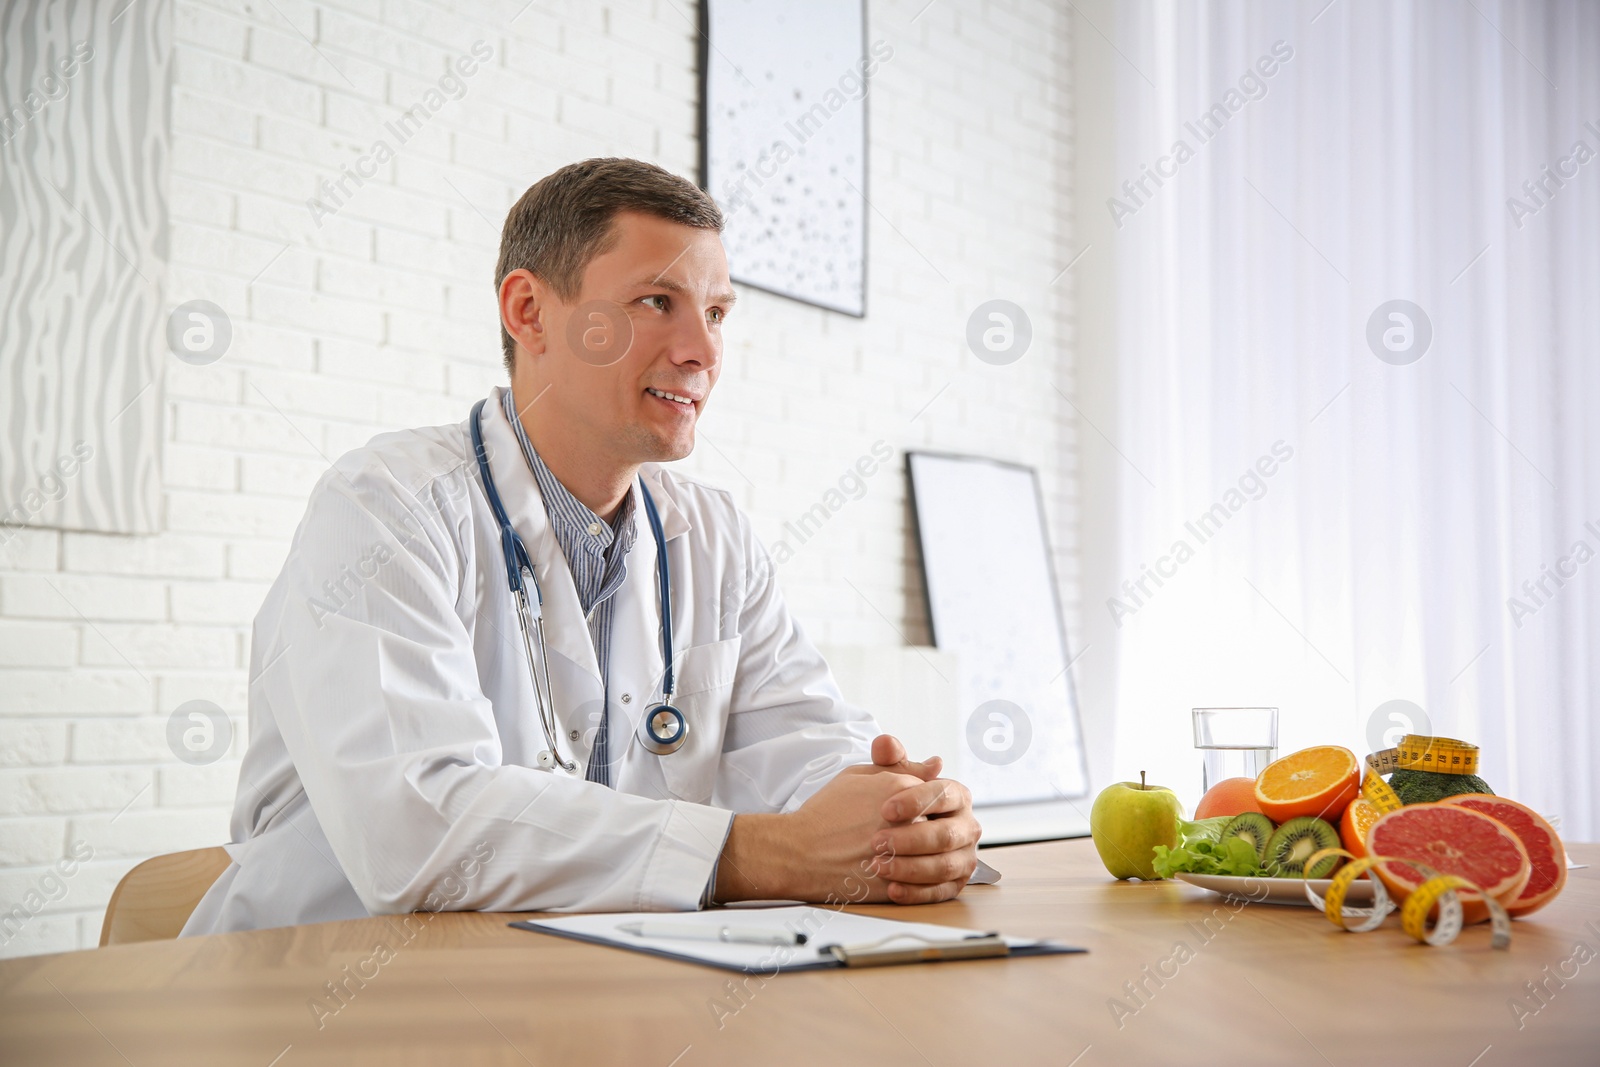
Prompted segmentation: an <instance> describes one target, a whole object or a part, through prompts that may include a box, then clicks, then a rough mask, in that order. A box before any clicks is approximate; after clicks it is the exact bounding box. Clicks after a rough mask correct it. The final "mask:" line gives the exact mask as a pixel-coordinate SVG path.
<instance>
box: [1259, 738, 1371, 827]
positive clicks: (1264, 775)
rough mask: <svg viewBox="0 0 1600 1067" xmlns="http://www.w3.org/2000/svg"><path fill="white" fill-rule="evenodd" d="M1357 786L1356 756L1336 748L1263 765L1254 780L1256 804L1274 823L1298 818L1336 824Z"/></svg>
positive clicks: (1302, 752)
mask: <svg viewBox="0 0 1600 1067" xmlns="http://www.w3.org/2000/svg"><path fill="white" fill-rule="evenodd" d="M1360 783H1361V771H1360V765H1359V764H1358V763H1357V762H1356V754H1355V753H1354V752H1351V751H1350V750H1349V749H1348V748H1344V747H1341V746H1339V745H1316V746H1314V747H1312V748H1302V749H1301V750H1300V751H1299V752H1291V753H1289V755H1287V756H1284V757H1283V758H1282V759H1278V760H1273V761H1272V762H1271V763H1269V764H1267V769H1266V770H1264V771H1262V772H1261V774H1260V775H1259V776H1257V778H1256V803H1257V804H1259V805H1261V812H1262V814H1263V815H1265V816H1266V817H1267V818H1269V819H1271V820H1272V821H1273V822H1275V823H1279V824H1282V823H1286V822H1288V821H1289V820H1290V819H1294V818H1298V817H1299V816H1301V815H1314V816H1316V817H1317V818H1319V819H1326V820H1327V821H1328V822H1331V823H1337V822H1338V821H1339V817H1340V816H1342V815H1343V814H1344V809H1345V808H1346V807H1348V806H1349V804H1350V802H1351V801H1352V800H1354V799H1355V798H1356V794H1357V792H1358V791H1359V787H1360Z"/></svg>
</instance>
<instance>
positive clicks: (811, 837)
mask: <svg viewBox="0 0 1600 1067" xmlns="http://www.w3.org/2000/svg"><path fill="white" fill-rule="evenodd" d="M721 229H722V217H721V214H720V212H719V211H718V210H717V207H716V205H715V204H714V203H713V202H712V201H711V199H710V198H709V197H708V196H706V194H705V193H704V192H702V191H701V190H699V189H697V188H696V187H695V186H694V185H692V184H690V183H689V182H686V181H684V180H683V179H681V178H678V177H676V176H674V175H671V174H669V173H667V172H666V171H664V170H661V169H660V168H658V167H654V166H651V165H649V164H646V163H641V162H638V161H635V160H627V159H596V160H588V161H586V162H583V163H578V164H574V165H572V166H569V167H566V168H563V169H562V170H559V171H557V172H556V173H554V174H552V175H550V176H549V177H547V178H545V179H544V180H542V181H540V182H539V183H537V184H536V185H534V186H533V187H532V188H530V189H529V190H528V191H527V193H526V194H524V196H523V197H522V198H521V200H519V201H518V203H517V204H516V206H515V207H513V208H512V210H511V213H510V215H509V217H508V218H507V220H506V225H505V231H504V234H503V236H502V242H501V252H500V262H499V265H498V268H497V270H496V280H497V285H498V289H499V303H500V316H501V324H502V327H503V329H502V344H503V347H504V351H505V362H506V366H507V369H508V370H509V372H510V375H511V387H510V389H509V390H506V389H496V390H494V392H493V393H492V394H491V395H490V397H489V398H488V399H487V400H486V401H485V402H483V403H482V404H481V405H480V406H479V408H478V410H476V411H475V413H474V417H473V418H471V419H469V420H467V422H463V423H461V424H458V425H455V426H445V427H431V428H426V429H418V430H408V431H403V432H399V433H390V434H384V435H382V436H379V437H377V438H374V439H373V440H372V441H371V442H370V443H369V444H368V445H366V446H365V447H364V448H360V449H357V450H355V451H354V452H352V453H350V454H348V455H346V456H344V457H342V458H341V459H340V460H339V461H338V462H337V463H336V464H335V465H334V468H333V469H332V470H331V471H330V472H329V473H328V474H327V475H325V476H324V477H323V479H322V480H321V482H320V483H319V484H318V485H317V487H316V489H315V490H314V491H313V493H312V496H311V500H310V502H309V504H308V507H307V510H306V515H305V518H304V519H303V521H302V522H301V525H300V528H299V530H298V531H297V532H296V534H295V538H294V542H293V545H292V547H291V549H290V554H289V558H288V561H287V562H286V563H285V564H284V568H283V573H282V574H281V575H280V576H279V578H278V580H277V582H276V583H275V584H274V585H273V587H272V589H271V591H270V592H269V593H268V595H267V599H266V602H265V603H264V604H263V606H262V608H261V612H260V614H259V615H258V616H257V618H256V625H255V631H254V640H253V644H252V655H251V682H250V690H249V693H250V746H249V750H248V751H247V753H246V755H245V759H244V765H243V768H242V770H241V773H240V781H239V791H238V797H237V801H236V805H235V810H234V817H233V837H234V842H233V844H231V845H230V846H229V852H230V853H231V855H232V857H233V861H234V862H233V865H232V866H230V867H229V868H228V870H227V871H225V872H224V874H223V875H222V877H221V878H220V879H219V880H218V881H217V883H216V884H215V885H214V886H213V887H212V889H211V891H210V892H209V893H208V894H207V895H206V897H205V899H204V900H202V902H201V904H200V906H199V908H198V909H197V910H196V912H195V914H194V916H193V917H192V918H191V919H190V921H189V924H188V925H187V927H186V928H185V931H184V932H185V933H206V932H216V931H223V930H238V929H250V928H257V927H265V926H277V925H285V924H290V923H303V922H317V921H324V920H330V919H341V918H353V917H360V916H365V915H368V914H383V913H397V912H405V911H412V910H422V909H427V910H439V909H440V908H444V907H448V908H451V909H455V910H482V911H529V910H556V911H584V910H586V911H612V910H616V911H633V910H673V909H678V910H687V909H693V908H696V907H702V906H705V905H706V904H709V903H713V902H716V903H721V902H728V901H737V900H746V899H762V898H767V899H773V898H776V899H800V900H809V901H819V902H823V901H832V900H876V901H883V900H887V901H894V902H897V903H905V904H914V903H922V902H928V901H937V900H946V899H949V898H951V897H954V896H955V895H956V894H957V893H959V892H960V891H961V888H962V887H963V886H964V885H965V883H966V880H967V878H968V876H969V875H970V874H971V872H972V871H973V869H974V867H975V865H976V862H977V854H976V845H977V840H978V834H979V827H978V824H977V822H976V821H975V820H974V818H973V815H972V810H971V798H970V795H969V793H968V792H967V790H966V789H965V788H964V787H962V786H961V785H960V784H959V783H956V782H952V781H948V780H945V779H941V778H939V777H938V773H939V769H940V763H939V760H938V759H937V758H935V759H932V760H930V761H928V762H927V763H925V764H923V763H913V762H910V761H908V760H907V759H906V753H905V752H904V750H903V748H902V747H901V745H900V744H899V742H898V741H896V740H895V739H894V738H892V737H889V736H887V735H884V736H879V737H876V738H874V737H873V735H874V733H876V727H875V725H874V723H873V722H872V720H871V718H870V717H869V716H868V715H867V714H866V713H864V712H862V711H860V710H858V709H855V708H852V707H850V706H848V705H847V704H846V703H845V702H844V700H843V699H842V698H841V696H840V693H839V691H838V688H837V687H836V686H835V685H834V682H833V680H832V677H831V676H830V674H829V672H828V668H827V665H826V664H825V663H823V661H822V659H821V657H820V656H819V655H818V654H817V652H816V650H815V648H813V647H812V645H811V644H810V642H809V641H808V640H807V639H806V638H805V636H804V635H803V634H802V633H801V631H800V629H799V627H798V626H797V625H796V623H795V622H794V620H793V619H792V618H791V616H790V615H789V612H788V610H787V608H786V607H785V606H784V602H783V598H782V596H781V594H780V592H779V590H778V588H777V584H776V581H775V578H774V574H773V567H772V565H771V563H770V561H769V559H768V557H767V555H766V553H765V551H764V550H763V549H762V548H761V546H760V545H759V544H758V543H757V541H756V538H755V536H754V535H753V534H752V532H751V530H750V524H749V522H748V520H747V519H746V518H745V516H744V515H742V514H741V513H740V512H739V511H738V510H737V509H736V508H735V507H734V506H733V504H732V502H731V501H730V499H729V498H728V496H727V494H725V493H723V492H720V491H718V490H715V489H712V488H710V487H707V486H705V485H702V484H701V483H699V482H697V481H695V480H693V479H690V478H685V477H683V476H681V475H679V474H677V473H675V472H672V471H669V470H667V469H665V468H662V467H659V466H656V464H658V463H661V462H664V461H670V460H675V459H681V458H682V457H684V456H686V455H688V454H689V452H690V451H691V450H692V448H693V446H694V439H695V426H696V424H697V422H698V420H699V417H700V413H701V411H702V410H703V409H704V407H705V405H706V402H707V400H708V398H709V397H710V395H711V391H712V389H713V387H714V386H715V385H716V383H717V378H718V376H719V374H720V373H721V369H722V325H723V321H724V319H725V317H726V316H727V314H728V312H729V310H730V308H731V307H732V305H733V302H734V299H735V297H734V293H733V291H732V286H731V284H730V282H729V280H728V270H727V263H726V259H725V256H724V253H723V248H722V241H721V237H720V233H721ZM475 428H476V430H477V432H478V434H479V436H480V437H481V440H482V452H483V467H484V468H486V469H487V471H488V473H489V478H488V479H487V480H486V479H485V478H484V477H483V469H482V468H480V464H479V457H478V450H477V448H476V447H475V445H474V442H473V436H474V429H475ZM486 481H487V482H492V484H493V485H494V487H495V489H496V492H495V493H494V494H493V499H497V500H498V501H499V505H496V504H495V503H493V502H492V499H491V493H490V491H489V488H488V485H487V484H486ZM497 507H502V508H503V511H504V513H505V514H506V517H507V520H508V522H509V524H510V526H511V527H512V528H514V530H515V532H516V534H517V535H518V536H520V538H521V541H522V543H523V545H525V550H526V553H527V556H528V558H529V563H530V565H531V568H530V569H531V572H532V580H531V581H529V583H528V590H527V595H528V597H529V605H530V607H529V614H530V615H531V614H532V613H533V612H534V611H537V613H538V614H540V615H541V616H542V635H543V636H542V639H541V637H540V633H541V630H540V623H539V622H538V621H535V622H533V623H532V624H531V625H530V626H529V627H528V639H527V640H526V641H525V640H524V637H523V629H522V624H521V623H520V622H519V612H518V607H517V603H518V602H517V598H516V596H515V594H514V592H513V591H512V589H511V580H510V578H509V576H508V568H507V565H506V549H507V547H508V545H509V544H510V541H509V535H506V536H503V534H502V526H501V524H500V522H499V520H498V519H497V518H496V508H497ZM652 509H653V511H654V515H652V514H651V512H652ZM647 519H649V520H650V521H646V520H647ZM657 519H658V521H659V527H660V535H659V539H658V536H657V533H656V531H655V526H656V521H657ZM663 562H664V563H665V564H666V570H667V572H668V574H669V575H670V583H669V584H670V588H669V589H664V588H663V586H662V582H661V578H662V570H663V568H662V563H663ZM518 570H519V572H520V568H518ZM535 582H536V583H537V584H536V585H535V584H534V583H535ZM664 614H667V615H669V617H670V622H671V644H672V648H673V652H672V657H671V658H672V661H673V662H672V667H673V671H672V675H673V685H672V692H671V694H670V696H671V701H670V702H671V704H672V705H673V706H675V707H676V708H677V709H678V710H679V711H680V712H681V714H682V718H683V723H684V727H685V729H686V735H685V736H683V737H681V738H677V737H676V734H675V732H674V731H672V730H668V731H667V732H668V733H669V734H673V740H675V741H676V742H677V743H676V745H675V747H672V746H668V747H666V748H664V749H663V748H662V746H660V745H656V746H655V747H654V748H653V747H652V746H651V744H649V743H648V742H650V741H651V735H650V733H649V729H648V728H649V726H650V723H651V722H652V719H653V715H652V709H653V708H654V707H655V705H657V704H659V703H661V702H663V701H664V700H666V698H667V696H668V693H667V692H666V690H667V685H666V675H667V672H666V671H665V670H664V667H665V666H666V663H665V659H666V657H665V652H664V645H665V644H666V643H667V641H666V635H665V633H664V632H663V621H664V620H663V615H664ZM530 662H531V664H532V667H533V668H535V669H536V670H537V673H536V674H535V673H532V672H531V671H530ZM543 689H548V694H547V695H548V700H547V701H541V699H540V697H541V695H542V690H543ZM541 716H544V717H545V719H546V720H547V721H545V722H542V721H541ZM662 722H664V723H665V724H666V725H667V726H669V727H670V726H672V725H673V724H672V722H671V721H670V716H667V717H666V718H664V719H662ZM658 740H659V739H658ZM657 749H661V750H660V751H658V750H657Z"/></svg>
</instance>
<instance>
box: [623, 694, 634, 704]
mask: <svg viewBox="0 0 1600 1067" xmlns="http://www.w3.org/2000/svg"><path fill="white" fill-rule="evenodd" d="M622 702H623V703H624V704H632V703H633V694H632V693H623V694H622Z"/></svg>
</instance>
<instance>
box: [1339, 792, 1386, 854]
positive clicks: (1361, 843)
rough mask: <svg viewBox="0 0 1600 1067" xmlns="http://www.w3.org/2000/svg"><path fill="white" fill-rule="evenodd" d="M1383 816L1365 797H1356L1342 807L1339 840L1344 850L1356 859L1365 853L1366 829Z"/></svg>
mask: <svg viewBox="0 0 1600 1067" xmlns="http://www.w3.org/2000/svg"><path fill="white" fill-rule="evenodd" d="M1382 817H1383V812H1381V811H1379V810H1378V809H1377V808H1376V807H1374V806H1373V804H1372V801H1370V800H1368V799H1366V798H1365V797H1356V798H1355V799H1354V800H1352V801H1351V802H1350V806H1349V807H1348V808H1345V809H1344V818H1342V819H1340V820H1339V841H1340V843H1341V844H1343V845H1344V847H1345V851H1346V852H1350V853H1353V854H1354V855H1355V856H1356V858H1357V859H1359V858H1361V857H1362V856H1365V855H1366V854H1367V831H1369V830H1371V829H1372V824H1373V823H1375V822H1377V821H1378V820H1379V819H1381V818H1382Z"/></svg>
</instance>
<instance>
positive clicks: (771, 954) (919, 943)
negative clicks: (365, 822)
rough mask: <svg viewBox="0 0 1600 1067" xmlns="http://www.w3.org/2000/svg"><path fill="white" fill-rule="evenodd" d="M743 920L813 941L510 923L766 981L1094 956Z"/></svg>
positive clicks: (785, 919) (618, 916)
mask: <svg viewBox="0 0 1600 1067" xmlns="http://www.w3.org/2000/svg"><path fill="white" fill-rule="evenodd" d="M729 915H730V912H728V911H723V910H714V911H702V912H689V913H685V914H674V915H673V916H672V921H673V922H674V923H691V924H701V923H703V924H705V925H706V926H707V927H709V928H712V929H714V928H716V927H718V926H723V925H726V924H727V923H728V922H729V918H728V917H729ZM737 915H738V923H739V925H740V926H751V925H755V926H760V927H764V928H770V929H772V930H774V931H789V932H793V933H797V934H801V933H803V934H804V935H805V936H806V939H807V940H806V943H805V944H796V945H783V946H773V945H751V944H738V943H728V942H720V941H701V940H694V939H688V938H645V937H639V936H636V935H634V934H630V933H625V932H623V931H621V930H619V929H618V927H619V926H621V925H623V924H625V923H632V922H648V921H651V920H659V919H661V918H663V916H662V915H661V913H659V912H626V913H608V914H589V915H570V916H562V917H560V918H555V919H528V920H522V921H519V922H513V923H510V924H508V925H510V926H513V927H515V928H516V929H518V930H529V931H532V932H534V933H541V934H551V935H554V936H556V937H565V938H569V939H571V940H574V941H584V942H588V943H590V944H595V945H606V946H609V947H611V948H619V949H624V950H627V951H630V952H641V953H644V954H645V955H647V956H660V957H662V958H663V959H670V960H678V961H680V962H683V963H695V964H699V965H701V966H705V967H716V968H719V969H721V970H726V971H735V972H739V973H745V974H761V975H763V976H769V975H773V974H782V973H788V972H791V971H826V970H836V969H838V968H841V967H883V966H891V965H896V964H907V963H942V962H949V961H957V960H971V959H996V958H1009V957H1013V956H1059V955H1069V954H1075V953H1082V952H1087V951H1088V950H1087V949H1084V948H1080V947H1077V946H1074V945H1066V944H1062V943H1060V942H1058V941H1052V940H1048V939H1039V938H1026V937H1004V936H1002V935H1000V934H998V933H994V932H992V931H983V930H970V929H965V928H962V927H953V926H940V925H937V924H934V923H916V922H906V921H903V920H898V919H880V918H876V917H874V916H870V915H860V914H857V913H855V912H847V911H843V910H840V909H833V908H818V907H812V906H809V905H799V906H794V907H778V908H759V909H757V908H751V909H740V910H739V911H738V912H737Z"/></svg>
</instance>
